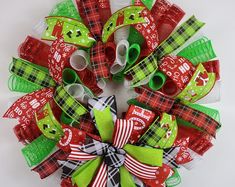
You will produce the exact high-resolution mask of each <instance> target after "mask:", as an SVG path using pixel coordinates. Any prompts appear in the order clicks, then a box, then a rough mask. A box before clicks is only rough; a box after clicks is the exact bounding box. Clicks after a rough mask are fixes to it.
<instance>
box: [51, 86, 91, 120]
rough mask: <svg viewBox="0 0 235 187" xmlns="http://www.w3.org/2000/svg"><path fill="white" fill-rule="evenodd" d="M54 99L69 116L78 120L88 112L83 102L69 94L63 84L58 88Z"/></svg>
mask: <svg viewBox="0 0 235 187" xmlns="http://www.w3.org/2000/svg"><path fill="white" fill-rule="evenodd" d="M54 101H55V102H56V103H57V105H58V106H59V107H60V108H61V109H62V110H63V111H64V112H65V113H66V114H67V115H68V116H69V117H71V118H72V119H74V120H75V121H78V122H79V118H80V116H82V115H84V114H86V113H87V112H88V111H87V109H86V108H85V107H84V106H83V105H82V104H81V103H79V102H78V101H77V100H76V99H75V98H73V97H72V96H71V95H69V93H68V92H67V91H66V90H65V89H64V87H63V86H59V87H57V88H56V90H55V93H54Z"/></svg>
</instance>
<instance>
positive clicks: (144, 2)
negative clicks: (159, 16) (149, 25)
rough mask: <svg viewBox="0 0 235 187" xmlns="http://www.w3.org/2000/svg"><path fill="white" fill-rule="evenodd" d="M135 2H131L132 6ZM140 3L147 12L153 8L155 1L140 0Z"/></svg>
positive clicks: (134, 0)
mask: <svg viewBox="0 0 235 187" xmlns="http://www.w3.org/2000/svg"><path fill="white" fill-rule="evenodd" d="M136 1H137V0H132V4H134V3H135V2H136ZM141 2H142V3H143V4H144V6H146V7H147V8H148V9H149V10H151V9H152V8H153V5H154V3H155V2H156V1H154V0H141Z"/></svg>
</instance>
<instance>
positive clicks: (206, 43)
mask: <svg viewBox="0 0 235 187" xmlns="http://www.w3.org/2000/svg"><path fill="white" fill-rule="evenodd" d="M177 56H181V57H184V58H187V59H188V60H189V61H190V62H192V63H193V65H195V66H196V65H198V64H199V63H202V62H207V61H209V60H211V59H213V58H215V57H216V54H215V52H214V50H213V47H212V43H211V41H210V40H208V39H207V38H206V37H203V38H201V39H199V40H197V41H195V42H193V43H191V44H190V45H189V46H187V47H186V48H184V49H183V50H182V51H180V52H179V53H178V54H177Z"/></svg>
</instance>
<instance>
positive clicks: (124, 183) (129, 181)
mask: <svg viewBox="0 0 235 187" xmlns="http://www.w3.org/2000/svg"><path fill="white" fill-rule="evenodd" d="M119 172H120V184H121V187H136V185H135V182H134V180H133V177H132V175H131V174H130V173H129V171H128V170H127V169H126V168H125V167H124V166H121V167H120V169H119Z"/></svg>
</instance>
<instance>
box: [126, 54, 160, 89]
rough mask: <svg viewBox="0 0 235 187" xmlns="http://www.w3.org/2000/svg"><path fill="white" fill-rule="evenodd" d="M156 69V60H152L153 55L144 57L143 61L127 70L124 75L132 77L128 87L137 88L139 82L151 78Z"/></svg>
mask: <svg viewBox="0 0 235 187" xmlns="http://www.w3.org/2000/svg"><path fill="white" fill-rule="evenodd" d="M157 69H158V65H157V59H156V58H154V56H153V54H152V53H151V55H149V56H148V57H146V58H145V59H144V60H142V61H141V62H139V63H138V64H136V65H135V66H134V67H132V68H130V69H129V70H127V71H126V72H125V74H127V75H130V76H132V77H133V79H132V80H131V83H130V86H131V87H137V86H139V83H140V82H141V81H143V80H145V79H147V78H148V77H150V76H152V75H153V74H154V72H155V71H157Z"/></svg>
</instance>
